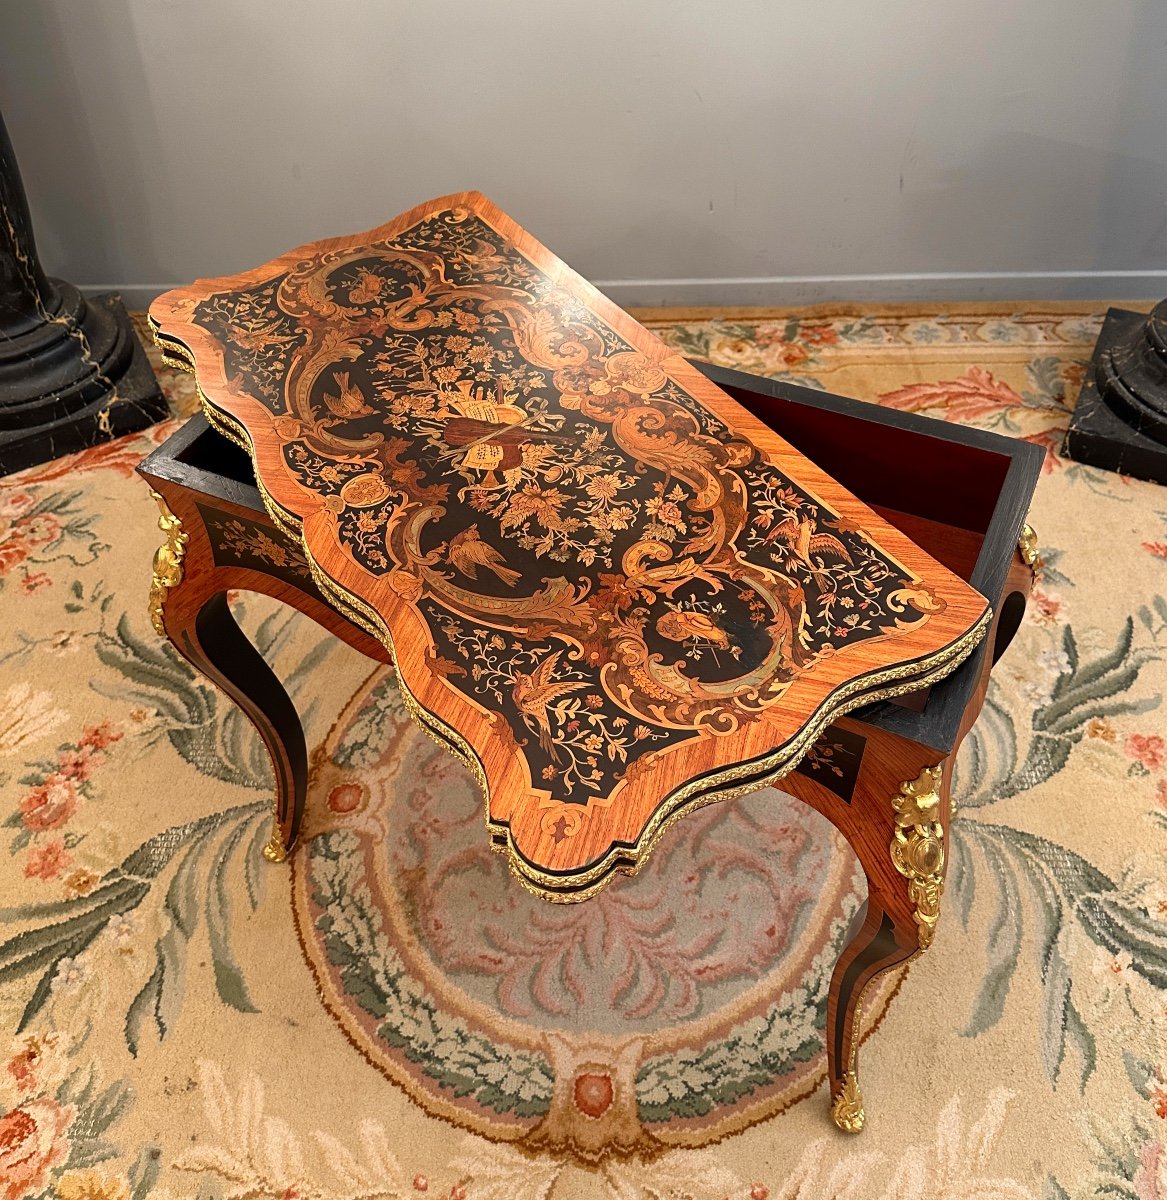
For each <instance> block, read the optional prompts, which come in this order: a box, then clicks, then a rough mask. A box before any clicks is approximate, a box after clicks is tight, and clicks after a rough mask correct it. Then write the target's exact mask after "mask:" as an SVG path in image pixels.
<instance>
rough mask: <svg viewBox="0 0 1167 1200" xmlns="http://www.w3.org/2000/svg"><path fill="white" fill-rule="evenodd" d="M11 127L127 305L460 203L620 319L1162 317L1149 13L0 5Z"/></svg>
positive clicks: (1165, 109) (46, 229) (1165, 22)
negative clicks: (653, 313)
mask: <svg viewBox="0 0 1167 1200" xmlns="http://www.w3.org/2000/svg"><path fill="white" fill-rule="evenodd" d="M0 107H2V108H3V111H4V113H5V116H6V119H7V122H8V127H9V132H10V134H11V136H12V140H13V143H14V144H15V146H16V149H17V154H18V155H19V157H20V160H21V162H22V165H23V169H24V175H25V183H26V187H27V190H28V192H29V196H30V201H31V204H32V208H33V216H34V220H35V222H36V227H37V231H38V238H39V243H40V248H41V253H42V257H43V259H44V261H45V265H46V267H47V268H48V270H49V271H50V272H52V273H55V274H59V275H63V276H65V277H66V278H70V279H72V280H73V281H75V282H77V283H80V284H83V285H92V286H100V287H114V288H118V289H121V290H122V291H123V292H124V293H126V294H127V298H129V299H131V300H132V301H135V302H141V301H143V300H144V299H148V298H149V297H150V296H152V295H153V294H155V293H156V292H158V291H160V290H162V289H163V288H165V287H168V286H170V285H172V284H175V283H180V282H185V281H188V280H190V279H191V278H193V277H195V276H198V275H208V274H218V273H224V272H231V271H235V270H239V269H242V268H244V267H247V266H251V265H254V264H256V263H257V262H259V261H261V260H263V259H265V258H268V257H271V256H272V255H274V254H277V253H279V252H281V251H283V250H286V249H288V248H290V247H291V246H293V245H295V244H297V243H299V242H302V241H307V240H310V239H312V238H316V237H321V236H324V235H326V234H334V233H344V232H352V231H355V230H358V229H361V228H365V227H368V226H371V225H374V224H377V223H379V222H381V221H383V220H385V219H387V218H388V217H390V216H393V215H395V214H396V213H398V212H399V211H401V210H402V209H405V208H407V207H410V206H411V205H413V204H415V203H417V202H418V201H420V200H422V199H425V198H428V197H430V196H435V195H439V194H441V193H444V192H448V191H455V190H458V189H461V188H465V187H477V188H478V189H480V190H482V191H484V192H486V194H487V195H489V196H490V197H491V198H492V199H494V200H495V201H496V202H497V203H499V204H500V205H501V206H502V207H503V208H505V209H507V210H508V211H509V212H510V213H511V214H512V215H513V216H515V217H516V218H517V219H518V220H519V221H521V222H522V223H523V224H524V225H526V226H527V227H528V228H530V229H531V230H532V231H533V232H534V233H535V234H536V235H537V236H539V237H540V238H541V239H542V240H543V241H545V242H546V243H548V244H549V245H550V246H551V247H552V248H553V249H555V250H556V251H557V252H558V253H559V254H560V255H561V256H562V257H563V258H566V259H567V260H568V261H569V262H570V263H571V264H572V265H573V266H575V267H576V268H577V269H579V270H580V271H582V272H583V273H584V274H585V275H588V276H589V277H591V278H592V279H594V280H596V281H597V282H599V283H600V284H601V286H603V287H605V289H606V290H607V291H608V292H609V293H611V294H612V295H613V296H614V297H615V298H616V299H617V300H619V301H622V302H623V303H627V304H636V303H639V304H654V303H672V304H705V303H738V304H751V303H793V302H799V301H803V300H817V299H826V298H835V297H841V298H866V299H879V298H886V299H909V298H915V297H920V298H944V297H953V298H956V297H959V298H974V297H985V298H991V297H1003V298H1021V297H1025V296H1035V297H1051V298H1052V297H1058V296H1066V297H1079V296H1131V297H1139V296H1146V297H1153V296H1160V295H1164V294H1167V4H1164V3H1163V2H1162V0H1107V2H1105V3H1103V2H1101V0H1099V2H1086V0H977V2H976V3H972V2H964V0H947V2H938V0H882V3H871V0H817V3H811V2H809V0H802V2H801V3H797V4H795V3H793V2H791V0H737V2H730V0H722V2H721V3H713V2H701V0H639V2H634V0H623V2H617V0H590V2H583V0H575V2H574V3H564V2H563V0H494V2H489V0H478V2H475V0H410V2H408V3H397V2H395V0H359V2H342V0H332V2H331V3H327V4H326V3H323V2H320V3H311V4H310V3H305V2H303V0H38V2H33V0H0Z"/></svg>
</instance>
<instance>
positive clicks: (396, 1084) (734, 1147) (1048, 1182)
mask: <svg viewBox="0 0 1167 1200" xmlns="http://www.w3.org/2000/svg"><path fill="white" fill-rule="evenodd" d="M1103 311H1104V310H1103V308H1102V307H1098V308H1094V309H1089V310H1086V309H1079V308H1074V307H1071V306H1065V305H1050V306H1037V305H1032V306H1029V307H1027V308H1025V309H1024V310H1021V311H1015V310H1013V309H1011V308H1009V307H1005V306H991V305H982V306H947V307H945V308H943V309H933V310H924V309H920V308H894V309H893V308H885V309H871V308H868V309H854V308H847V307H820V308H816V309H812V310H807V309H803V310H791V311H789V312H767V313H751V312H741V313H731V314H724V313H723V314H720V315H711V314H706V313H689V314H678V313H662V312H659V311H658V312H652V313H645V314H642V317H643V319H646V320H647V321H648V322H649V323H650V324H651V325H652V326H653V327H654V328H655V329H656V330H657V331H658V332H659V333H660V334H661V335H662V336H663V337H665V338H666V339H667V340H668V341H670V342H671V343H672V344H673V345H675V346H677V347H678V348H679V349H681V350H682V351H683V352H685V353H686V354H690V355H695V356H700V357H704V358H708V359H711V360H713V361H716V362H719V363H722V364H724V365H727V366H732V367H735V368H738V369H741V370H745V371H750V372H754V373H758V374H766V375H771V376H775V377H780V378H783V379H789V380H792V381H795V382H799V383H804V384H808V385H810V386H817V387H825V388H827V389H829V390H831V391H835V392H840V393H843V394H846V395H851V396H858V397H860V398H863V399H867V400H871V401H875V402H878V403H882V404H886V405H890V406H894V407H897V408H901V409H904V410H908V411H913V412H921V413H926V414H928V415H932V416H937V417H942V418H946V419H949V420H953V421H961V422H964V423H968V424H974V425H978V426H980V427H983V428H990V429H995V430H997V431H999V432H1002V433H1005V434H1008V435H1010V436H1015V437H1025V438H1027V439H1029V440H1031V441H1034V442H1037V443H1038V444H1040V445H1042V446H1043V447H1044V448H1045V449H1046V450H1047V451H1048V452H1049V457H1048V459H1047V469H1046V472H1045V474H1044V476H1043V478H1042V481H1041V484H1040V487H1039V490H1038V495H1037V499H1036V501H1035V504H1034V508H1033V512H1032V516H1031V521H1032V524H1033V525H1034V526H1035V528H1036V529H1037V532H1038V536H1039V541H1040V546H1041V553H1042V557H1043V559H1044V574H1043V578H1042V580H1041V582H1040V583H1039V585H1038V589H1037V592H1036V594H1035V597H1034V601H1033V604H1032V606H1031V608H1030V611H1029V613H1028V615H1027V618H1026V621H1025V623H1024V625H1023V627H1022V630H1021V632H1020V634H1019V635H1018V638H1017V640H1016V642H1015V643H1014V645H1013V646H1012V648H1011V649H1010V650H1009V652H1008V655H1007V656H1006V658H1005V659H1004V660H1003V661H1002V663H1001V664H1000V666H999V668H998V669H997V671H996V672H995V674H994V681H993V685H992V690H991V693H990V697H989V701H988V704H987V706H986V710H985V713H984V715H983V717H982V719H981V721H980V722H979V723H978V725H977V727H976V729H975V730H974V733H973V735H972V736H971V737H970V739H969V742H968V744H967V745H966V748H965V751H964V753H963V755H962V758H961V761H960V770H959V777H958V784H957V791H958V796H959V800H960V816H959V820H958V823H957V825H956V831H955V845H954V848H953V854H952V865H951V869H950V874H949V883H948V888H947V891H946V895H945V901H944V908H943V912H942V918H941V922H940V926H939V930H938V933H937V937H936V941H935V943H934V946H933V948H932V949H931V950H930V951H929V952H928V953H927V954H926V955H925V956H923V957H922V958H921V959H920V960H919V961H918V962H917V963H916V964H915V965H913V966H912V968H911V969H910V971H909V972H907V973H905V974H904V975H903V976H902V977H901V978H900V979H899V980H898V991H896V992H895V994H894V995H892V994H891V993H892V990H893V989H892V988H888V989H885V990H884V993H883V995H881V996H880V997H879V998H878V1001H877V1003H876V1004H875V1005H874V1006H873V1009H872V1011H871V1012H870V1013H869V1014H868V1018H867V1020H868V1024H869V1025H871V1024H874V1023H877V1022H878V1024H879V1028H878V1030H877V1032H876V1033H875V1035H874V1036H873V1037H872V1038H871V1039H870V1040H869V1041H868V1042H867V1043H866V1044H865V1046H864V1048H863V1051H862V1053H861V1058H860V1071H861V1076H862V1079H863V1088H864V1092H865V1094H866V1098H867V1107H868V1127H867V1129H866V1131H865V1132H864V1133H863V1134H862V1135H861V1136H860V1137H858V1138H848V1137H846V1136H845V1135H842V1134H840V1133H837V1132H836V1131H835V1129H834V1127H833V1126H832V1125H831V1124H830V1123H829V1120H828V1117H827V1112H826V1109H827V1104H826V1098H825V1086H824V1085H823V1084H822V1078H823V1071H824V1067H825V1061H824V1056H823V1053H822V1050H821V1041H820V1038H821V1032H820V1031H821V1027H822V1022H823V1019H824V1011H823V1006H824V997H825V986H826V981H827V979H828V978H829V973H830V967H831V965H832V962H833V957H834V954H835V953H836V950H837V946H838V944H839V941H840V939H841V937H842V931H843V929H844V928H845V919H846V916H847V915H848V914H849V913H850V912H851V911H853V909H854V907H855V906H856V905H857V904H858V903H859V901H860V898H861V894H862V893H861V885H860V883H859V881H858V880H857V879H856V872H855V865H854V862H853V860H851V859H850V858H849V855H848V852H847V851H846V850H845V848H844V847H843V846H842V845H841V844H840V843H839V841H838V839H837V838H835V837H833V836H832V835H831V833H830V831H829V829H827V828H826V827H825V825H824V824H823V823H822V822H821V820H820V819H819V818H818V817H817V816H816V815H815V814H813V813H812V812H811V811H810V810H808V809H804V808H801V807H800V806H798V805H796V804H794V803H793V802H792V801H789V800H788V799H787V798H785V797H783V796H781V795H779V794H778V793H777V792H774V791H766V792H761V793H757V794H755V795H754V796H751V797H748V798H747V799H745V800H743V801H740V802H736V803H734V804H723V805H716V806H713V807H711V808H710V809H706V810H704V811H703V812H701V813H699V814H696V815H694V816H693V817H692V818H689V819H687V820H686V821H685V822H682V823H681V825H680V826H678V827H676V828H675V829H674V830H672V831H671V832H670V834H669V835H668V837H667V838H666V839H665V841H664V842H663V843H662V845H661V847H660V849H659V850H658V852H657V854H656V855H655V856H654V859H653V860H652V862H651V864H650V865H649V867H648V868H646V870H645V872H644V873H643V874H642V875H641V876H639V877H637V878H635V879H624V880H620V881H619V882H617V883H616V884H614V885H613V886H612V887H611V888H609V889H608V890H607V891H606V892H605V893H603V895H602V896H600V897H598V898H597V899H596V900H594V901H591V902H589V903H588V904H584V905H576V906H567V907H560V906H551V905H547V904H544V903H541V902H539V901H537V900H535V899H534V898H532V897H530V896H528V895H527V894H526V893H525V892H523V891H522V889H520V888H518V887H517V885H516V884H515V883H514V881H513V880H512V879H511V878H510V877H509V876H508V874H507V871H506V868H505V864H504V863H503V861H502V860H501V859H500V858H499V857H498V856H495V855H491V854H490V853H489V851H488V850H487V846H486V838H485V835H484V834H483V830H482V822H481V813H480V811H479V800H478V798H477V796H476V794H475V792H474V789H473V785H472V782H471V780H470V778H469V776H468V775H466V773H465V772H464V771H463V770H462V768H460V767H459V766H458V765H457V764H456V763H454V761H453V760H452V759H449V758H447V757H445V756H443V755H442V753H441V752H440V751H439V750H438V749H437V748H436V747H434V746H433V744H432V743H430V742H429V741H428V740H427V739H426V738H425V737H423V736H421V735H419V734H417V733H416V732H415V731H414V729H413V727H412V726H411V725H410V723H409V721H408V720H407V718H406V716H405V714H404V713H403V711H402V709H401V706H400V704H399V701H398V699H397V695H396V690H395V687H394V685H393V683H392V680H391V679H390V678H389V677H388V676H386V674H385V673H384V672H383V671H382V670H381V669H379V668H375V665H374V664H372V663H371V662H369V661H367V660H364V659H362V658H361V657H360V656H358V655H357V654H355V653H354V652H353V651H351V650H349V649H347V648H346V647H343V646H341V645H339V644H338V643H337V642H336V641H335V640H334V639H331V638H330V637H328V636H327V635H325V634H324V633H323V632H322V631H321V630H319V629H318V628H317V627H315V626H314V625H312V624H311V623H310V622H308V621H307V620H305V619H304V618H302V617H299V616H297V615H292V614H291V613H290V612H289V611H288V610H283V609H280V608H279V607H278V606H276V605H274V604H272V603H269V602H267V601H264V600H261V599H260V598H258V597H253V596H240V597H238V598H237V600H236V604H237V607H238V609H239V610H240V611H241V613H242V619H243V620H244V623H245V625H246V626H247V628H248V629H249V631H251V633H252V634H253V636H254V637H255V638H256V640H257V641H258V642H259V643H260V645H261V646H262V647H263V648H264V649H265V651H266V652H267V653H268V654H269V655H270V657H271V659H272V661H273V662H274V663H275V664H276V665H277V669H278V670H279V671H280V673H281V674H282V676H283V677H284V678H285V680H287V682H288V684H289V687H290V690H291V691H292V692H293V694H294V696H295V698H296V700H297V702H298V704H299V706H300V707H301V709H302V711H303V712H304V714H305V718H306V724H307V728H308V734H309V745H310V747H311V748H312V753H313V757H312V761H313V776H312V788H311V792H310V796H309V810H310V812H309V817H308V822H307V824H308V829H307V835H306V837H305V841H304V843H303V845H302V846H301V847H300V848H299V849H298V850H297V852H296V854H295V856H294V858H293V860H292V862H291V863H290V864H286V865H284V866H282V867H276V866H272V865H269V864H267V863H265V862H264V861H263V860H262V858H261V856H260V854H259V851H260V848H261V846H262V844H263V841H264V839H265V837H266V832H267V820H268V812H269V805H270V795H269V787H270V782H269V781H270V773H269V768H268V764H267V762H266V759H265V756H264V753H263V751H262V747H261V746H260V743H259V740H258V738H257V737H255V736H254V734H253V733H252V730H251V728H250V726H249V725H248V724H247V723H246V721H245V720H243V719H242V718H241V716H240V714H239V713H238V712H237V711H235V710H234V709H233V707H232V706H231V704H230V703H228V702H227V701H226V700H225V699H224V698H223V697H221V696H220V695H218V694H217V693H216V692H215V691H214V689H212V688H211V687H210V686H209V685H207V684H206V683H204V682H203V681H201V680H200V679H198V678H196V677H194V676H193V675H192V673H191V672H190V670H189V669H188V668H187V667H186V666H185V665H184V664H183V663H182V662H181V661H180V660H179V659H178V658H177V657H176V656H175V655H174V654H173V653H172V652H171V651H170V650H169V647H168V646H166V645H164V644H163V643H162V642H160V640H159V639H158V638H157V636H156V635H155V634H154V632H153V630H152V629H151V627H150V622H149V620H148V618H147V615H146V608H145V597H146V591H147V586H148V581H149V574H150V558H151V555H152V553H153V550H154V548H155V545H156V544H157V540H158V537H159V535H158V532H157V528H156V516H157V514H156V510H155V509H154V507H153V505H152V502H151V501H150V499H149V497H148V495H147V492H146V488H145V486H144V485H143V484H142V483H141V481H139V480H138V479H137V478H136V477H135V476H134V475H133V466H134V464H135V463H136V462H137V461H138V460H139V459H140V457H141V456H142V455H143V454H144V453H145V452H147V451H148V450H149V449H150V448H152V446H153V445H155V444H156V443H157V442H158V441H159V440H160V439H161V438H162V437H164V436H165V434H166V433H167V432H169V431H170V430H172V429H173V428H175V427H176V426H175V424H174V423H172V424H170V425H168V426H165V427H161V428H159V429H157V430H154V431H151V432H150V433H149V434H146V435H142V436H139V437H136V438H130V439H126V440H123V441H122V442H119V443H115V444H113V445H112V446H109V447H106V448H101V449H99V450H95V451H90V452H88V453H86V454H83V455H80V456H77V457H75V458H74V459H71V460H62V461H61V462H58V463H54V464H49V465H47V466H45V467H42V468H37V469H35V470H32V471H29V472H25V473H24V474H22V475H18V476H13V477H10V478H8V479H5V480H0V863H3V869H2V870H0V908H2V910H3V911H2V913H0V919H2V925H0V1198H3V1200H24V1198H26V1197H42V1196H52V1197H60V1198H62V1200H102V1198H105V1200H115V1198H117V1200H127V1198H129V1197H134V1198H137V1197H144V1196H156V1197H178V1196H200V1197H208V1198H210V1197H233V1198H240V1200H242V1198H244V1197H247V1198H251V1197H287V1198H289V1200H291V1198H292V1197H320V1198H322V1200H357V1198H361V1200H373V1198H389V1197H396V1198H410V1200H431V1198H433V1200H439V1198H440V1200H569V1198H589V1200H591V1198H595V1200H608V1198H611V1200H657V1198H665V1197H675V1198H681V1197H692V1198H693V1200H722V1198H723V1197H732V1198H734V1200H745V1198H747V1197H748V1198H750V1200H779V1198H782V1200H901V1198H903V1200H916V1198H919V1200H925V1198H928V1200H935V1198H939V1197H951V1198H953V1200H957V1198H961V1200H973V1198H975V1200H990V1198H993V1200H996V1198H1000V1200H1013V1198H1022V1197H1033V1198H1034V1200H1063V1198H1066V1197H1072V1198H1074V1200H1077V1198H1080V1197H1081V1198H1085V1197H1139V1198H1143V1200H1148V1198H1155V1200H1167V1037H1165V1033H1167V717H1165V715H1164V711H1163V708H1162V697H1163V692H1164V687H1165V683H1167V489H1162V488H1156V487H1154V486H1151V485H1148V484H1142V483H1137V482H1132V481H1128V480H1124V479H1121V478H1119V477H1117V476H1114V475H1109V474H1106V473H1103V472H1099V471H1095V470H1091V469H1088V468H1085V467H1081V466H1077V465H1074V464H1070V463H1067V462H1065V461H1063V460H1060V459H1058V458H1057V457H1056V454H1055V453H1054V452H1055V451H1056V448H1057V446H1058V445H1059V443H1060V439H1061V435H1062V432H1063V430H1064V428H1065V425H1066V421H1067V418H1068V413H1069V411H1070V409H1071V408H1072V405H1073V402H1074V399H1075V397H1076V394H1077V389H1078V386H1079V384H1080V382H1081V379H1082V373H1083V369H1084V365H1085V362H1086V360H1087V358H1088V356H1089V352H1090V348H1091V346H1092V344H1093V340H1094V338H1095V336H1096V334H1097V331H1098V329H1099V327H1100V324H1101V319H1102V315H1103ZM156 365H157V364H156ZM160 375H161V377H162V378H163V380H164V384H165V386H166V388H167V390H168V392H169V394H170V397H171V402H172V405H173V407H174V409H175V411H176V413H179V414H185V413H189V412H190V411H192V409H193V398H192V396H191V394H190V390H189V383H188V381H186V380H185V378H177V377H174V376H173V375H171V374H170V373H169V372H160ZM905 470H910V464H905ZM893 982H894V981H893Z"/></svg>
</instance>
